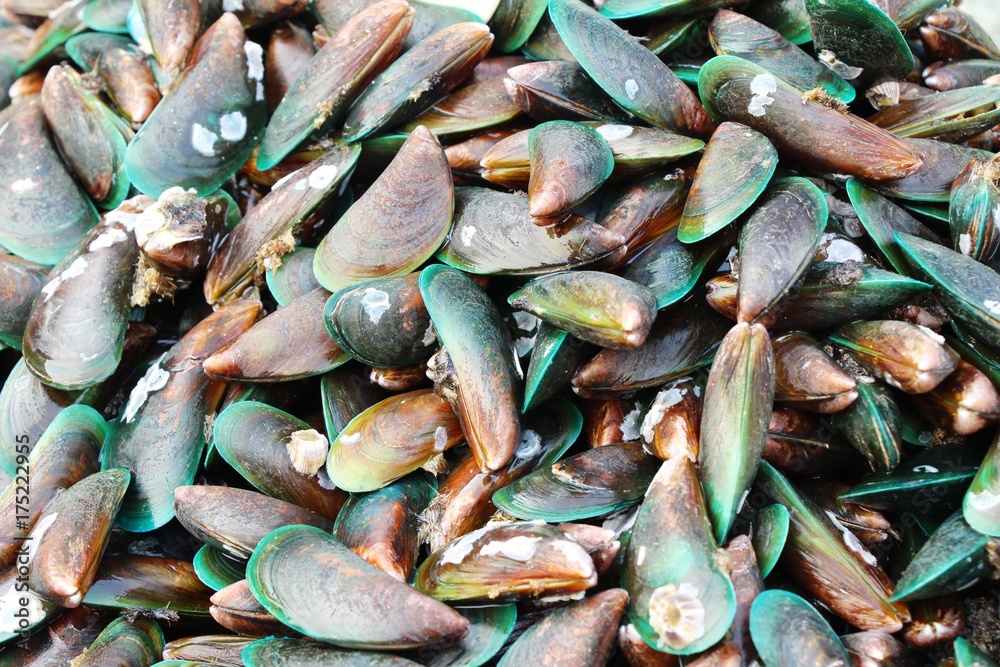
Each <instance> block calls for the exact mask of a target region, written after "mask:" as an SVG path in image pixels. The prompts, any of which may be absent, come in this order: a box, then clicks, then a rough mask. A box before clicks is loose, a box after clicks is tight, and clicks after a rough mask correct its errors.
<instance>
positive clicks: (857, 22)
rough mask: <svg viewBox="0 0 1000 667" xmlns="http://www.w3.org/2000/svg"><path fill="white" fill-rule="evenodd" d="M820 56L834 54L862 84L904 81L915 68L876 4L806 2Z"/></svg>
mask: <svg viewBox="0 0 1000 667" xmlns="http://www.w3.org/2000/svg"><path fill="white" fill-rule="evenodd" d="M805 5H806V11H807V12H808V13H809V30H810V32H811V33H812V36H813V43H814V44H815V46H816V51H817V53H818V52H820V51H832V52H833V54H834V55H835V57H836V60H839V61H841V62H842V63H844V64H846V65H847V67H849V68H860V69H861V70H862V72H861V73H860V74H859V75H858V77H855V78H860V81H859V83H860V82H861V81H866V82H872V81H875V80H877V79H878V78H881V77H887V78H892V79H902V78H903V77H905V76H906V75H907V74H908V73H909V72H910V70H912V69H913V67H914V59H913V54H912V53H911V52H910V47H909V46H908V45H907V43H906V40H904V39H903V35H902V33H901V32H900V31H899V28H897V27H896V24H895V23H894V22H893V20H892V19H891V18H889V16H888V15H887V14H886V13H885V12H884V11H882V9H881V8H880V7H879V6H878V5H875V4H873V3H858V2H852V1H851V0H824V1H823V2H820V0H805Z"/></svg>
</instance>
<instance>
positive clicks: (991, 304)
mask: <svg viewBox="0 0 1000 667" xmlns="http://www.w3.org/2000/svg"><path fill="white" fill-rule="evenodd" d="M983 305H984V306H986V307H987V308H988V309H989V311H990V312H991V313H993V314H994V315H1000V301H994V300H993V299H986V300H985V301H983Z"/></svg>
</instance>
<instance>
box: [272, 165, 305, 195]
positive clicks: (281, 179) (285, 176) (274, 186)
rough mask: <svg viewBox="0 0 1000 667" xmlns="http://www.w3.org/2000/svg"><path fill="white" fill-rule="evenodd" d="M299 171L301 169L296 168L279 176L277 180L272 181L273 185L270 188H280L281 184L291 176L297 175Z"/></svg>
mask: <svg viewBox="0 0 1000 667" xmlns="http://www.w3.org/2000/svg"><path fill="white" fill-rule="evenodd" d="M300 171H301V169H296V170H295V171H293V172H292V173H290V174H285V175H284V176H282V177H281V178H279V179H278V180H277V181H275V182H274V185H272V186H271V189H272V190H276V189H278V188H280V187H281V186H282V185H284V184H285V183H287V182H288V181H289V180H291V179H292V178H293V177H295V176H298V175H299V172H300Z"/></svg>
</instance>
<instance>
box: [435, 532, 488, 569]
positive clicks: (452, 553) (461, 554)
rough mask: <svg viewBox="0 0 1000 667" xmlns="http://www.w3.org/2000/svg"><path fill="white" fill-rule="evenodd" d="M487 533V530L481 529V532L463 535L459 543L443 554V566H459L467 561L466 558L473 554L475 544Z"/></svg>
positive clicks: (441, 561)
mask: <svg viewBox="0 0 1000 667" xmlns="http://www.w3.org/2000/svg"><path fill="white" fill-rule="evenodd" d="M485 532H486V529H485V528H480V529H479V530H474V531H472V532H471V533H469V534H468V535H463V536H462V537H461V538H459V540H458V541H457V542H454V543H453V544H452V545H451V546H449V547H448V548H446V549H445V550H444V552H443V553H442V554H441V560H440V563H441V564H448V563H451V564H454V565H457V564H459V563H461V562H462V561H463V560H465V557H466V556H468V555H469V554H470V553H472V546H473V543H474V542H475V541H476V540H478V539H479V537H480V536H481V535H482V534H483V533H485Z"/></svg>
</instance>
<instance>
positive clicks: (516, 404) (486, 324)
mask: <svg viewBox="0 0 1000 667" xmlns="http://www.w3.org/2000/svg"><path fill="white" fill-rule="evenodd" d="M420 294H421V295H422V296H423V297H424V304H425V305H426V307H427V311H428V312H429V313H430V315H431V321H432V322H433V323H434V329H435V330H436V331H437V334H438V340H439V341H440V342H441V345H442V346H443V349H444V350H445V351H446V352H447V356H448V357H449V358H450V364H451V365H453V369H452V370H447V369H441V370H442V373H443V375H445V376H450V375H452V373H453V375H454V377H453V378H452V380H453V381H454V385H456V386H455V387H454V392H453V393H452V392H447V391H446V392H445V393H446V395H447V396H446V397H447V399H448V401H449V402H450V403H451V404H452V407H453V408H454V409H455V411H456V413H457V414H458V418H459V421H460V422H461V424H462V431H463V433H464V434H465V438H466V440H468V442H469V447H470V449H471V450H472V454H473V456H475V457H476V461H477V462H478V463H479V465H480V467H481V468H482V469H483V471H484V472H485V471H492V470H499V469H500V468H502V467H503V466H504V465H506V464H507V462H508V461H510V459H511V457H512V456H513V455H514V450H515V449H516V448H517V445H518V442H520V437H521V433H520V431H521V426H520V408H521V387H520V381H519V379H518V370H517V369H518V366H516V364H517V357H516V354H517V353H516V352H515V350H514V344H513V342H512V341H511V339H510V333H509V331H508V329H507V326H506V325H505V324H504V323H503V321H502V319H501V317H500V313H499V312H498V311H497V308H496V306H495V305H494V304H493V303H492V302H491V301H490V299H489V297H488V296H487V295H486V293H485V292H484V291H483V290H482V289H481V288H480V287H479V286H478V285H477V284H476V283H475V282H474V281H473V280H472V279H471V278H469V277H467V276H465V275H464V274H462V273H461V272H459V271H456V270H455V269H452V268H451V267H446V266H442V265H434V266H430V267H428V268H426V269H424V270H423V271H422V272H421V274H420ZM440 354H441V353H440V352H439V353H438V355H437V356H440ZM437 356H436V357H435V358H437Z"/></svg>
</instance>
